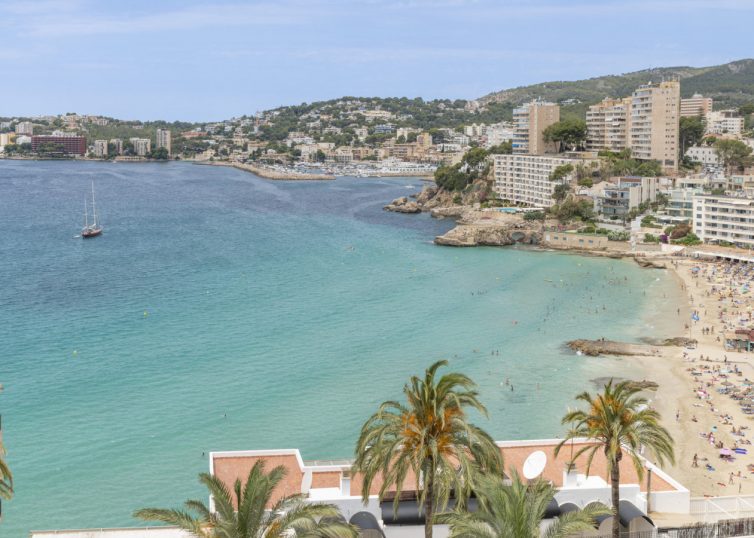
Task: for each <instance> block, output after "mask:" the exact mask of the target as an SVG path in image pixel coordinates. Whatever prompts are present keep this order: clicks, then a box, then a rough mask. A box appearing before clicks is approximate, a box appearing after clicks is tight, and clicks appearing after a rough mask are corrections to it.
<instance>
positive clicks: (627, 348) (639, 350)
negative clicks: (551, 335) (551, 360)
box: [566, 336, 696, 357]
mask: <svg viewBox="0 0 754 538" xmlns="http://www.w3.org/2000/svg"><path fill="white" fill-rule="evenodd" d="M645 341H646V340H645ZM689 344H696V340H694V339H693V338H685V337H682V336H680V337H677V338H667V339H665V340H663V341H662V342H660V343H656V344H655V343H646V344H632V343H628V342H616V341H615V340H602V339H600V340H585V339H580V340H571V341H570V342H566V346H567V347H568V348H569V349H570V350H571V351H576V352H581V354H583V355H587V356H589V357H599V356H600V355H644V356H653V355H659V354H660V350H659V349H658V348H659V347H661V346H678V347H684V346H686V345H689Z"/></svg>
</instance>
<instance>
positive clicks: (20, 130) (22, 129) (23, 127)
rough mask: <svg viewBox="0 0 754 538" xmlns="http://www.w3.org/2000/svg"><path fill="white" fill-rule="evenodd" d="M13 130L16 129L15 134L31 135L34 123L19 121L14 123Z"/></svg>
mask: <svg viewBox="0 0 754 538" xmlns="http://www.w3.org/2000/svg"><path fill="white" fill-rule="evenodd" d="M15 130H16V134H20V135H33V134H34V124H32V123H31V122H30V121H20V122H18V123H17V124H16V127H15Z"/></svg>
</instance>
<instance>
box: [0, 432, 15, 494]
mask: <svg viewBox="0 0 754 538" xmlns="http://www.w3.org/2000/svg"><path fill="white" fill-rule="evenodd" d="M3 456H5V449H4V448H3V443H2V442H0V499H6V500H7V499H10V498H11V497H12V496H13V475H12V474H11V472H10V469H9V468H8V464H7V463H6V462H5V459H4V457H3Z"/></svg>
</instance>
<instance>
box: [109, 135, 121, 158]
mask: <svg viewBox="0 0 754 538" xmlns="http://www.w3.org/2000/svg"><path fill="white" fill-rule="evenodd" d="M110 143H111V144H112V145H113V146H115V152H114V154H115V155H123V140H121V139H120V138H111V139H110Z"/></svg>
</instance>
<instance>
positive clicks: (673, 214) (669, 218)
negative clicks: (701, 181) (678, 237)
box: [657, 187, 704, 224]
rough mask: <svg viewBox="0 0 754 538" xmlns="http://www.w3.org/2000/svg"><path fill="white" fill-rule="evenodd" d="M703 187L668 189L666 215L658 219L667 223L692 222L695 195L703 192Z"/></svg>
mask: <svg viewBox="0 0 754 538" xmlns="http://www.w3.org/2000/svg"><path fill="white" fill-rule="evenodd" d="M703 193H704V190H703V189H702V188H698V187H695V188H685V189H671V190H669V191H668V204H667V205H666V206H665V213H666V216H665V217H663V218H661V217H659V216H658V218H657V220H658V221H660V222H664V223H667V224H678V223H681V222H687V223H690V222H691V221H692V219H693V218H694V196H696V195H699V194H703Z"/></svg>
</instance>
